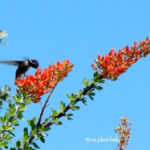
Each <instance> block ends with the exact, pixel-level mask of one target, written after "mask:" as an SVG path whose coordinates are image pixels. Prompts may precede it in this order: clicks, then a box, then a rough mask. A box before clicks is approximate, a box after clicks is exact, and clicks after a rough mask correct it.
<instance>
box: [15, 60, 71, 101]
mask: <svg viewBox="0 0 150 150" xmlns="http://www.w3.org/2000/svg"><path fill="white" fill-rule="evenodd" d="M72 68H73V64H72V63H70V62H69V60H68V59H66V60H64V61H63V62H60V61H58V62H57V64H54V65H50V66H49V67H48V68H45V69H44V70H43V71H42V70H41V69H37V71H36V73H35V75H28V76H26V77H25V78H21V79H17V80H16V81H15V83H16V85H17V86H18V88H19V90H20V91H21V92H26V93H27V94H28V95H29V96H30V97H31V100H32V101H33V102H34V103H37V102H39V101H40V99H41V96H42V95H44V94H46V93H48V92H50V90H52V89H53V88H54V87H55V86H56V85H57V83H58V82H59V81H62V80H63V79H64V78H65V77H66V76H67V74H68V73H69V72H70V71H72Z"/></svg>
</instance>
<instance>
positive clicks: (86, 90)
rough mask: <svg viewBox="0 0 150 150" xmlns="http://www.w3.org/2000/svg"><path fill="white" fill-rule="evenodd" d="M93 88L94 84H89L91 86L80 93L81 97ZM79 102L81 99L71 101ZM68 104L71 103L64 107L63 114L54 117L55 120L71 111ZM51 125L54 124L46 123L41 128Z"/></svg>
mask: <svg viewBox="0 0 150 150" xmlns="http://www.w3.org/2000/svg"><path fill="white" fill-rule="evenodd" d="M94 87H95V84H94V83H91V85H89V86H87V87H86V88H85V89H84V90H83V92H82V94H83V96H84V95H86V94H87V93H88V92H89V91H90V90H91V89H93V88H94ZM80 100H81V98H79V97H76V98H75V99H74V100H73V101H74V102H76V103H77V102H79V101H80ZM70 104H71V102H70V103H69V104H68V105H67V107H66V109H65V111H64V112H63V113H60V114H58V115H57V116H55V117H56V118H61V117H63V116H65V114H66V112H67V111H68V110H70V109H71V107H70ZM52 124H54V123H53V122H48V123H47V124H45V125H44V126H43V127H44V128H46V127H50V126H51V125H52Z"/></svg>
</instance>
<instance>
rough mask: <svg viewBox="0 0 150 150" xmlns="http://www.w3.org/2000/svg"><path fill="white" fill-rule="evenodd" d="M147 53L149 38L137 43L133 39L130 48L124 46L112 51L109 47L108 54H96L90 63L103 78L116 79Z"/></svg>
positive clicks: (149, 43) (148, 51) (149, 47)
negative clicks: (117, 50)
mask: <svg viewBox="0 0 150 150" xmlns="http://www.w3.org/2000/svg"><path fill="white" fill-rule="evenodd" d="M149 53H150V40H149V38H148V37H147V38H146V40H144V41H141V42H140V43H139V44H137V42H136V41H135V42H134V44H133V45H132V46H131V48H129V46H126V47H125V48H123V49H120V50H119V52H114V49H111V50H110V52H109V54H107V55H105V56H100V54H98V58H97V59H94V61H95V63H96V64H92V67H93V69H94V70H95V71H97V72H98V73H99V74H100V76H101V77H102V78H103V79H111V80H117V78H118V76H119V75H120V74H122V73H124V72H125V71H126V70H127V69H128V67H130V66H131V65H132V64H133V63H135V62H136V61H137V60H139V59H140V58H141V57H145V56H146V55H147V54H149Z"/></svg>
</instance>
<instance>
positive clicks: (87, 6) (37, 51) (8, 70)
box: [0, 0, 150, 150]
mask: <svg viewBox="0 0 150 150" xmlns="http://www.w3.org/2000/svg"><path fill="white" fill-rule="evenodd" d="M0 4H1V9H0V13H1V17H0V19H1V22H0V29H2V30H5V31H6V32H7V33H8V34H9V36H8V38H6V39H4V42H8V46H0V51H1V54H0V60H21V59H24V58H26V57H28V58H34V59H38V60H39V62H40V66H41V67H43V68H44V67H47V66H48V65H49V64H51V63H52V64H54V63H56V62H57V60H60V61H62V60H64V59H66V58H69V59H70V61H71V62H72V63H73V64H74V69H73V71H72V72H71V73H70V74H69V76H68V77H67V78H66V79H65V80H64V81H63V82H61V83H60V84H59V85H58V87H57V88H56V90H55V92H54V93H53V95H52V97H51V102H50V104H49V107H48V108H47V111H46V113H45V116H48V115H49V114H50V111H51V108H54V109H56V108H58V105H59V102H60V100H64V101H65V102H66V103H67V102H69V100H68V99H67V98H66V94H67V93H72V92H74V91H75V90H79V89H81V88H82V87H83V85H82V80H83V78H85V77H86V78H88V79H90V78H91V77H92V74H93V70H92V68H91V63H93V59H94V58H95V57H97V54H98V53H100V54H101V55H105V54H107V53H108V52H109V50H110V49H111V48H115V50H116V51H118V49H119V48H123V47H124V46H126V45H127V44H128V45H131V44H132V43H133V42H134V41H135V40H137V41H140V40H144V39H145V38H146V36H150V30H149V29H150V19H149V15H150V9H149V6H150V1H149V0H143V1H141V0H132V1H130V0H126V1H120V0H101V1H100V0H75V1H73V0H57V1H52V0H30V1H25V0H22V1H19V0H12V1H8V0H5V1H3V0H1V1H0ZM149 59H150V56H147V57H146V58H144V59H141V60H139V62H137V63H136V64H134V65H133V66H132V67H130V68H129V70H128V71H127V72H126V73H124V74H123V75H121V76H120V77H119V79H118V80H117V81H115V82H113V81H107V82H106V84H105V85H104V86H103V87H104V90H102V91H101V92H96V96H95V100H94V101H90V100H88V103H87V106H83V105H82V104H80V106H81V109H80V110H79V111H76V112H74V116H73V120H72V121H67V120H65V119H62V121H63V123H64V124H63V125H62V126H61V127H57V126H53V127H52V130H51V131H50V132H49V136H48V138H47V139H46V143H45V144H41V143H39V145H40V147H41V150H49V149H54V150H60V149H61V150H69V149H72V150H76V149H86V150H91V149H94V150H100V149H103V150H105V149H106V150H108V149H114V148H115V146H116V143H100V144H97V143H93V142H86V141H85V139H86V138H87V137H90V138H96V139H98V138H99V137H103V138H107V137H110V136H111V137H115V136H116V134H115V133H114V128H116V127H117V125H118V124H119V120H120V117H122V116H128V117H129V118H130V120H131V121H133V125H132V134H131V142H130V143H131V144H130V145H129V147H128V149H129V150H130V149H136V150H140V149H147V148H148V147H149V125H150V121H149V113H150V109H149V107H150V102H149V83H150V78H149V77H150V69H149V68H150V61H149ZM0 68H1V74H0V77H1V80H0V85H1V87H3V86H4V85H6V84H7V85H10V86H12V93H11V94H12V95H15V88H16V87H15V86H14V77H15V69H16V68H15V67H11V66H6V65H3V64H1V65H0ZM34 72H35V70H34V69H30V70H29V72H28V73H29V74H30V73H34ZM42 101H44V98H43V100H42ZM40 110H41V106H40V104H32V105H31V106H30V107H29V108H28V109H27V111H26V112H25V121H23V125H25V124H26V120H27V119H31V118H32V117H33V116H35V115H36V116H38V115H39V113H40ZM20 137H22V130H21V129H17V138H20Z"/></svg>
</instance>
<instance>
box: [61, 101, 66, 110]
mask: <svg viewBox="0 0 150 150" xmlns="http://www.w3.org/2000/svg"><path fill="white" fill-rule="evenodd" d="M60 108H61V110H62V112H64V111H65V109H66V107H65V103H64V102H63V101H61V102H60Z"/></svg>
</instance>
